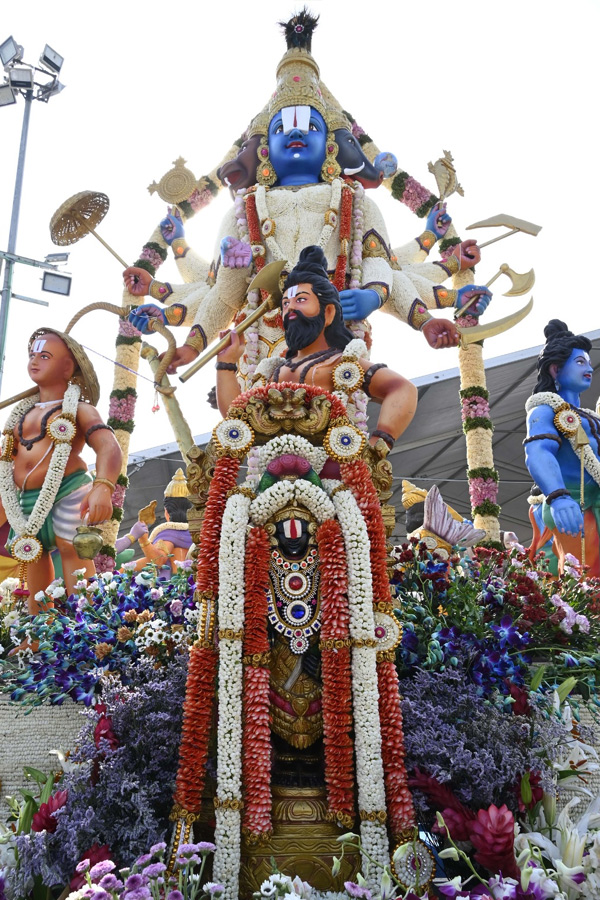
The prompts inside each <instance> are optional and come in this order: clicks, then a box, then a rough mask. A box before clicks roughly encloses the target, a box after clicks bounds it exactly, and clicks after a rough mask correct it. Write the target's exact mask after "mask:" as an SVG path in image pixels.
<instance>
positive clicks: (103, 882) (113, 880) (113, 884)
mask: <svg viewBox="0 0 600 900" xmlns="http://www.w3.org/2000/svg"><path fill="white" fill-rule="evenodd" d="M98 883H99V885H100V887H101V888H104V890H106V891H116V890H118V889H119V888H122V887H123V882H122V881H119V879H118V878H117V876H116V875H113V873H112V872H111V873H110V874H109V875H105V876H104V878H101V879H100V881H99V882H98Z"/></svg>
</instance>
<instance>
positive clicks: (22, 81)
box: [8, 66, 33, 91]
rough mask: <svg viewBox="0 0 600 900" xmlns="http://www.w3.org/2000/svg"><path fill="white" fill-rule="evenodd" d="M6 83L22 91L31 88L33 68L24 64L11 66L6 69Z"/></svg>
mask: <svg viewBox="0 0 600 900" xmlns="http://www.w3.org/2000/svg"><path fill="white" fill-rule="evenodd" d="M8 83H9V84H10V86H11V88H13V89H16V90H23V91H32V90H33V69H30V68H25V67H24V66H12V67H11V68H10V69H9V70H8Z"/></svg>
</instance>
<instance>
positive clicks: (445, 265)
mask: <svg viewBox="0 0 600 900" xmlns="http://www.w3.org/2000/svg"><path fill="white" fill-rule="evenodd" d="M434 266H439V267H440V269H443V270H444V272H445V273H446V274H447V276H448V278H449V277H450V275H456V273H457V272H459V271H460V260H459V259H458V257H457V256H455V255H454V253H451V254H450V256H447V257H446V259H439V260H438V259H436V261H435V262H434Z"/></svg>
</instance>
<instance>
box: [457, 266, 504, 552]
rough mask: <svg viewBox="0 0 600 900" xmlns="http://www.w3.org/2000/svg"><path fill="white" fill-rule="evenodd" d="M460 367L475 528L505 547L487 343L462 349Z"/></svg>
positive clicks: (464, 321) (470, 319)
mask: <svg viewBox="0 0 600 900" xmlns="http://www.w3.org/2000/svg"><path fill="white" fill-rule="evenodd" d="M472 280H473V270H472V269H467V270H466V271H465V272H459V273H457V274H456V275H455V276H454V279H453V282H454V287H456V288H460V287H462V286H463V285H465V284H469V283H470V282H472ZM478 321H479V320H478V318H477V317H476V316H473V315H465V316H461V317H460V318H458V319H457V325H460V326H461V327H462V328H470V327H472V326H473V325H477V324H478ZM458 366H459V370H460V400H461V414H462V421H463V431H464V433H465V439H466V444H467V478H468V480H469V496H470V498H471V512H472V516H473V524H474V526H475V528H483V529H484V530H485V532H486V537H485V539H484V540H483V541H482V544H485V545H487V546H494V547H498V548H499V549H501V548H502V545H501V542H500V523H499V521H498V516H499V515H500V507H499V505H498V503H497V500H498V472H497V471H496V469H495V467H494V453H493V449H492V436H493V433H494V425H493V423H492V420H491V417H490V405H489V396H490V395H489V392H488V390H487V387H486V380H485V366H484V362H483V343H474V344H469V345H468V346H467V347H464V348H463V347H460V348H459V351H458Z"/></svg>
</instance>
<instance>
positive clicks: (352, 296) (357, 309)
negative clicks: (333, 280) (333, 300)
mask: <svg viewBox="0 0 600 900" xmlns="http://www.w3.org/2000/svg"><path fill="white" fill-rule="evenodd" d="M340 303H341V304H342V313H343V316H344V319H345V320H346V321H347V322H348V321H351V320H356V319H366V318H367V316H370V315H371V313H372V312H373V310H374V309H379V294H378V293H377V291H372V290H371V288H351V289H350V290H348V291H340Z"/></svg>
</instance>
